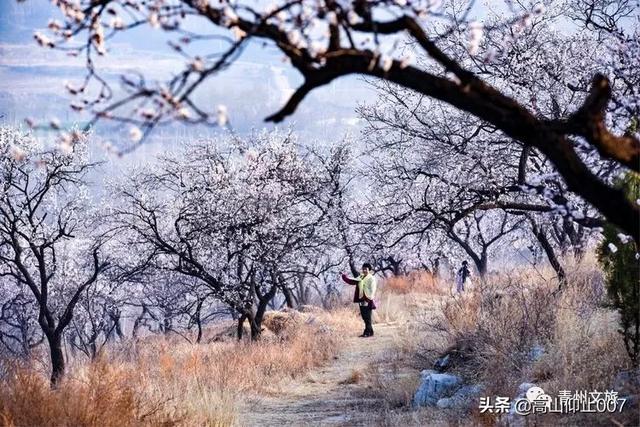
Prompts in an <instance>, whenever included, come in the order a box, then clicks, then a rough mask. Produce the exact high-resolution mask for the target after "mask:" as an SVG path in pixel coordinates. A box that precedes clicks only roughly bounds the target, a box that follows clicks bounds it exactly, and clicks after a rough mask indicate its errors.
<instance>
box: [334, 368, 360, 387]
mask: <svg viewBox="0 0 640 427" xmlns="http://www.w3.org/2000/svg"><path fill="white" fill-rule="evenodd" d="M363 379H364V374H363V373H362V372H361V371H360V370H358V369H353V370H351V373H350V374H349V376H348V377H347V378H346V379H344V380H342V381H340V383H339V384H343V385H344V384H358V383H359V382H361V381H362V380H363Z"/></svg>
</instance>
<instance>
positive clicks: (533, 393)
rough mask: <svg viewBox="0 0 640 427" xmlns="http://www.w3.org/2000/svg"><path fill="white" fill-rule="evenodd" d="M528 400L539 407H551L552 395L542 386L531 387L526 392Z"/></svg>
mask: <svg viewBox="0 0 640 427" xmlns="http://www.w3.org/2000/svg"><path fill="white" fill-rule="evenodd" d="M526 396H527V400H528V401H529V402H531V403H532V404H533V405H535V406H537V407H544V408H549V407H550V406H551V400H552V399H551V396H549V395H548V394H546V393H545V392H544V390H543V389H542V388H540V387H536V386H534V387H531V388H529V390H527V393H526Z"/></svg>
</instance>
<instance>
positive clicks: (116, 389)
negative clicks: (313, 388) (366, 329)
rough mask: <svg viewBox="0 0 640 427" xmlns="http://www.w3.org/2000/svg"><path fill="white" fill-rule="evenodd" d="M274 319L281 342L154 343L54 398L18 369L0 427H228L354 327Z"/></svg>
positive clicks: (72, 382)
mask: <svg viewBox="0 0 640 427" xmlns="http://www.w3.org/2000/svg"><path fill="white" fill-rule="evenodd" d="M284 317H287V319H285V318H284ZM268 318H269V319H270V320H269V321H268V322H267V323H269V324H271V325H272V326H273V327H275V328H276V329H277V330H278V331H277V332H278V333H277V334H275V333H274V336H277V337H278V339H276V340H265V341H264V342H258V343H247V342H214V343H209V344H201V345H191V344H188V343H185V342H179V341H176V340H175V339H164V338H161V337H149V338H148V339H145V340H143V341H141V342H137V343H134V342H131V343H129V348H127V349H126V351H115V350H112V351H111V353H110V354H105V355H103V357H102V358H101V359H100V360H98V361H96V362H94V363H90V364H78V366H76V367H74V369H73V370H72V372H70V373H69V375H68V376H67V377H66V378H65V380H64V382H63V383H62V384H60V386H59V387H58V389H56V390H51V389H50V387H49V384H48V380H47V378H46V376H45V375H43V374H42V373H39V372H38V370H37V369H35V368H34V367H33V366H26V365H22V366H13V367H12V368H10V374H9V375H7V376H6V379H5V380H4V381H3V382H1V383H0V425H5V426H14V425H15V426H27V425H28V426H41V425H55V426H138V425H154V426H155V425H165V426H171V425H207V426H230V425H233V424H234V423H236V422H237V420H236V415H237V409H238V405H239V404H240V402H241V401H242V399H243V398H244V397H246V396H247V395H248V394H256V393H261V392H263V391H266V390H268V389H270V388H272V387H275V386H277V384H278V383H279V382H281V381H284V380H286V379H287V378H296V377H299V376H300V375H302V374H304V373H306V372H308V370H310V369H311V368H313V367H316V366H318V365H320V364H322V363H324V362H326V361H327V360H328V359H330V358H332V357H333V355H334V354H335V352H336V351H337V348H338V346H339V344H340V339H339V338H338V336H339V335H340V334H341V333H343V332H344V330H345V329H348V328H350V327H352V324H353V322H355V321H356V319H355V318H354V316H353V314H352V313H349V312H348V311H347V310H337V311H336V312H333V313H330V314H328V313H320V314H314V315H305V316H302V315H300V313H297V314H295V315H285V316H281V315H280V314H270V315H269V316H268ZM275 325H277V327H276V326H275Z"/></svg>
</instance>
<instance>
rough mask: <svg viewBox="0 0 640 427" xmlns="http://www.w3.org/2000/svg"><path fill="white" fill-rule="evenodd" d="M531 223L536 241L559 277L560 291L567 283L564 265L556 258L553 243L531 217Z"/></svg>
mask: <svg viewBox="0 0 640 427" xmlns="http://www.w3.org/2000/svg"><path fill="white" fill-rule="evenodd" d="M529 222H530V223H531V228H532V230H533V234H534V235H535V236H536V239H538V242H539V243H540V246H542V249H544V252H545V254H546V255H547V259H548V260H549V264H551V267H553V270H554V271H555V272H556V274H557V275H558V282H559V285H558V289H562V286H564V285H565V284H566V283H567V274H566V273H565V271H564V268H562V265H561V264H560V261H559V260H558V257H557V256H556V253H555V251H554V250H553V246H552V245H551V242H549V239H548V238H547V234H546V233H545V231H544V230H543V229H542V228H541V227H539V226H538V224H537V223H536V221H535V220H534V219H533V218H531V217H529Z"/></svg>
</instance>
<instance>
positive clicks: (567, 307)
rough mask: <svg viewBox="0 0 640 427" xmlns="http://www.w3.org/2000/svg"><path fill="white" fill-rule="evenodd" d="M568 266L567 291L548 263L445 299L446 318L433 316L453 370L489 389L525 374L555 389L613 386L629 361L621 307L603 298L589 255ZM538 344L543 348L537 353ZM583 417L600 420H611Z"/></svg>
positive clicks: (509, 387)
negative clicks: (619, 329) (544, 268)
mask: <svg viewBox="0 0 640 427" xmlns="http://www.w3.org/2000/svg"><path fill="white" fill-rule="evenodd" d="M568 272H569V277H568V285H567V286H565V288H564V290H563V291H562V292H554V291H556V290H557V283H556V282H555V281H554V280H550V279H549V277H551V276H552V274H551V273H550V272H549V271H539V270H534V269H522V270H518V271H514V272H511V273H509V274H506V273H505V274H501V275H499V276H495V277H489V278H488V279H487V281H486V283H482V284H478V285H477V287H476V289H474V290H473V291H472V292H468V293H465V294H463V295H460V296H455V297H454V298H451V299H446V300H444V301H443V304H442V315H443V320H442V321H441V322H436V323H435V324H434V326H435V329H436V330H438V331H439V332H440V334H441V336H443V337H445V338H446V342H447V345H446V346H444V347H442V348H440V353H449V354H450V355H452V356H453V360H454V363H455V366H454V368H453V369H454V371H455V372H456V373H458V374H461V375H462V376H463V377H464V378H465V379H466V381H468V382H469V383H482V384H484V385H486V390H487V395H491V396H511V397H514V393H515V390H516V389H517V387H518V385H519V384H521V383H523V382H535V383H536V384H537V385H539V386H541V387H542V388H543V389H544V390H545V391H547V392H548V393H549V394H551V395H557V393H558V391H560V390H574V391H577V390H590V391H593V390H600V391H604V390H609V389H611V385H612V383H613V380H614V377H615V375H616V373H617V372H620V371H621V370H625V369H630V368H631V365H630V361H629V359H628V357H627V355H626V352H625V349H624V345H623V342H622V340H621V338H620V336H619V335H618V333H617V327H618V325H617V314H616V313H615V312H614V311H611V310H609V309H606V308H604V306H603V302H604V298H605V293H604V288H603V286H604V283H603V278H602V274H601V273H600V270H599V269H598V268H597V265H596V264H595V262H593V260H592V259H590V258H589V257H587V258H586V259H585V260H584V261H583V262H582V263H575V264H569V268H568ZM534 346H539V347H540V348H542V349H544V352H543V353H542V355H541V356H540V357H539V358H538V359H537V360H534V358H533V357H532V353H531V351H532V348H533V347H534ZM629 415H631V416H632V417H633V416H634V415H633V414H627V416H629ZM585 417H586V418H585V421H587V422H591V423H596V424H597V423H600V422H605V423H608V422H609V421H610V420H608V419H605V418H603V420H604V421H602V420H600V419H599V418H598V417H597V416H594V415H593V414H587V415H585ZM635 417H636V418H637V414H635ZM578 418H579V417H577V416H573V418H571V420H572V421H571V422H577V421H578ZM623 418H624V416H623ZM476 421H477V422H479V423H483V424H484V423H489V424H491V422H493V421H496V420H495V419H493V420H491V419H486V418H483V419H479V418H477V419H476ZM545 422H554V423H558V422H566V421H565V420H558V418H557V417H556V418H553V420H547V421H545Z"/></svg>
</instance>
